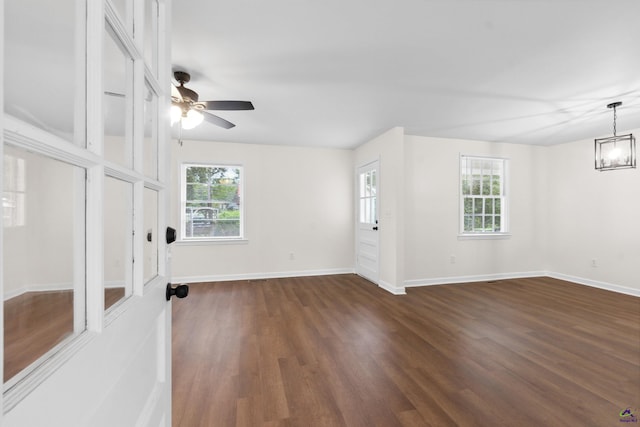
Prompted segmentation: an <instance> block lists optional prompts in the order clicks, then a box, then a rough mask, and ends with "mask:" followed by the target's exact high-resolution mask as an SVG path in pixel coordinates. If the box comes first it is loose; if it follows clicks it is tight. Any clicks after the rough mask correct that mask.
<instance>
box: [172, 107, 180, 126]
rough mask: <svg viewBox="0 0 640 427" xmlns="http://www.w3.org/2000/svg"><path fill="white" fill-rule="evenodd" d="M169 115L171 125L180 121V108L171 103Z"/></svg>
mask: <svg viewBox="0 0 640 427" xmlns="http://www.w3.org/2000/svg"><path fill="white" fill-rule="evenodd" d="M169 115H170V117H171V126H173V125H174V124H176V123H178V122H179V121H180V118H181V117H182V109H181V108H180V107H178V106H177V105H172V106H171V110H169Z"/></svg>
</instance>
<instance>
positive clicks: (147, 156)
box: [143, 86, 158, 179]
mask: <svg viewBox="0 0 640 427" xmlns="http://www.w3.org/2000/svg"><path fill="white" fill-rule="evenodd" d="M145 91H146V94H145V98H144V156H143V161H144V174H145V175H146V176H148V177H150V178H153V179H157V178H158V96H157V95H156V94H155V93H154V92H153V90H151V88H150V87H149V86H146V88H145Z"/></svg>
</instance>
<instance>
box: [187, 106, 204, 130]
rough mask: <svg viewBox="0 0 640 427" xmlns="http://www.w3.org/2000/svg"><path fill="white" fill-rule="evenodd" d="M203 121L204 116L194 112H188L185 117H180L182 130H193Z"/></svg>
mask: <svg viewBox="0 0 640 427" xmlns="http://www.w3.org/2000/svg"><path fill="white" fill-rule="evenodd" d="M203 120H204V116H203V115H202V114H201V113H199V112H197V111H194V110H189V111H188V112H187V115H186V116H184V115H183V116H182V129H187V130H188V129H193V128H194V127H196V126H198V125H199V124H200V123H202V121H203Z"/></svg>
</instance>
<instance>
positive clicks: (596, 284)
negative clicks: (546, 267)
mask: <svg viewBox="0 0 640 427" xmlns="http://www.w3.org/2000/svg"><path fill="white" fill-rule="evenodd" d="M546 276H549V277H553V278H554V279H559V280H566V281H567V282H573V283H577V284H579V285H585V286H591V287H592V288H598V289H604V290H607V291H613V292H618V293H620V294H626V295H632V296H634V297H640V289H633V288H627V287H626V286H620V285H614V284H612V283H607V282H600V281H597V280H591V279H585V278H583V277H576V276H571V275H568V274H562V273H555V272H553V271H548V272H547V274H546Z"/></svg>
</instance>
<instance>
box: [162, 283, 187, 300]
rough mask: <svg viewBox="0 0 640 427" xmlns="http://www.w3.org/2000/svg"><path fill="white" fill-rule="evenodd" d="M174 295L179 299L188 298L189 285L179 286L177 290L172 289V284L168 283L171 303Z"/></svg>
mask: <svg viewBox="0 0 640 427" xmlns="http://www.w3.org/2000/svg"><path fill="white" fill-rule="evenodd" d="M174 295H175V296H176V297H178V298H184V297H186V296H187V295H189V287H188V286H187V285H178V286H176V287H175V288H172V287H171V283H167V292H166V296H167V301H169V300H170V299H171V297H172V296H174Z"/></svg>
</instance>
